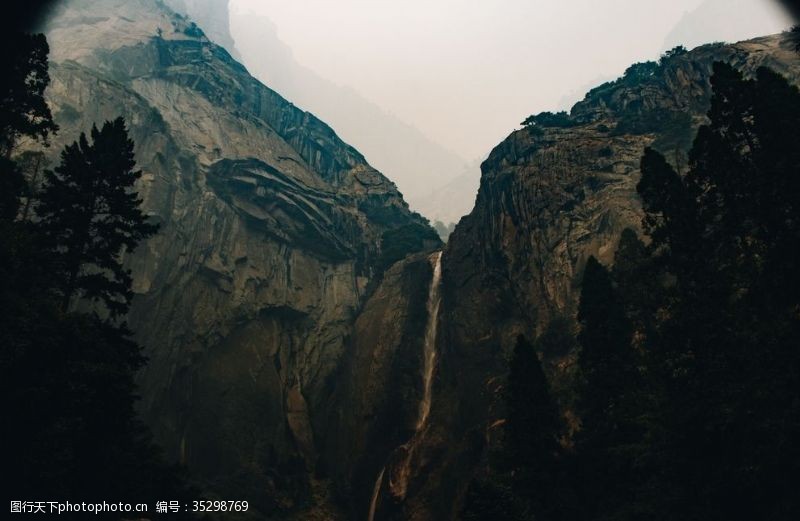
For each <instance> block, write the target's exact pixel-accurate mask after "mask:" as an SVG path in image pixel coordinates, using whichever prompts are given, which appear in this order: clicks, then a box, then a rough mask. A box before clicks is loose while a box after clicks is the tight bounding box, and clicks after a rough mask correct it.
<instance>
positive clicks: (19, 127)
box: [0, 33, 58, 159]
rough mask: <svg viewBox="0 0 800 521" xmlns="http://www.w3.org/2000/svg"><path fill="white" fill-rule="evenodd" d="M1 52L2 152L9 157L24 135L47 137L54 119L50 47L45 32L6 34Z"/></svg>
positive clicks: (0, 110) (0, 105)
mask: <svg viewBox="0 0 800 521" xmlns="http://www.w3.org/2000/svg"><path fill="white" fill-rule="evenodd" d="M3 40H4V41H3V43H4V44H5V45H4V49H3V52H2V53H0V70H2V71H3V74H2V80H0V156H2V157H5V158H6V159H9V158H10V157H11V152H12V151H13V149H14V146H15V145H16V144H17V141H18V140H19V138H21V137H28V138H31V139H42V140H44V139H47V137H48V136H49V135H50V134H51V133H53V132H55V131H56V130H57V129H58V127H57V126H56V124H55V123H53V117H52V114H51V113H50V108H49V107H48V106H47V102H46V101H45V99H44V91H45V89H46V88H47V85H48V84H49V83H50V75H49V74H48V72H47V68H48V59H47V57H48V54H49V52H50V48H49V46H48V45H47V40H46V39H45V37H44V35H42V34H34V35H30V34H19V33H15V34H13V35H4V37H3Z"/></svg>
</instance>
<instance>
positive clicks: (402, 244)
mask: <svg viewBox="0 0 800 521" xmlns="http://www.w3.org/2000/svg"><path fill="white" fill-rule="evenodd" d="M441 244H442V241H441V239H440V238H439V235H438V234H437V233H436V232H435V231H434V230H433V229H432V228H431V227H429V226H425V225H423V224H419V223H411V224H406V225H403V226H400V227H398V228H392V229H390V230H386V231H385V232H383V235H381V254H380V257H379V258H378V261H377V269H378V271H381V272H382V271H384V270H386V269H388V268H389V267H390V266H391V265H392V264H394V263H395V262H397V261H400V260H403V259H404V258H406V257H407V256H408V255H410V254H412V253H416V252H418V251H423V250H426V249H432V248H435V247H438V246H440V245H441Z"/></svg>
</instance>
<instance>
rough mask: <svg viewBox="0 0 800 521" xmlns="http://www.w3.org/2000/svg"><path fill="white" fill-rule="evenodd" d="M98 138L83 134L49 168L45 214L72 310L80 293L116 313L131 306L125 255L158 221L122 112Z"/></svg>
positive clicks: (94, 134)
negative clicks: (146, 205)
mask: <svg viewBox="0 0 800 521" xmlns="http://www.w3.org/2000/svg"><path fill="white" fill-rule="evenodd" d="M91 138H92V143H91V144H90V143H89V141H88V140H87V139H86V135H85V134H81V136H80V138H79V140H78V141H77V142H75V143H73V144H72V145H69V146H67V147H66V148H65V149H64V151H63V153H62V154H61V164H60V165H59V166H58V167H57V168H56V169H55V171H53V172H51V171H48V172H46V173H45V184H44V187H43V190H42V193H41V195H40V203H39V206H38V207H37V214H38V215H39V218H40V223H41V228H42V230H43V232H44V234H45V236H46V237H47V239H48V241H49V242H50V244H51V246H52V248H53V255H54V258H55V262H54V264H55V266H56V268H57V270H58V273H59V276H60V278H61V280H62V284H61V285H60V294H61V300H62V307H63V309H64V310H66V309H67V308H68V306H69V304H70V302H71V300H72V299H73V298H74V297H77V298H84V299H88V300H91V301H95V302H101V303H103V304H105V306H106V308H107V309H108V311H109V313H110V314H111V315H112V316H118V315H120V314H123V313H125V312H126V311H127V310H128V307H129V305H130V300H131V297H132V293H131V290H130V285H131V277H130V273H129V272H128V270H126V269H125V268H124V267H123V265H122V261H121V255H122V254H124V253H130V252H132V251H133V249H134V248H135V247H136V245H137V244H138V243H139V242H140V241H141V240H142V239H145V238H147V237H149V236H150V235H152V234H153V233H155V231H156V229H157V227H156V226H154V225H151V224H148V223H147V220H146V217H145V215H144V213H143V212H142V210H141V209H140V204H141V200H140V199H139V198H138V194H137V193H136V192H135V191H133V186H134V183H135V182H136V180H137V179H139V177H140V176H141V172H140V171H136V170H134V167H135V162H134V158H133V142H132V141H131V140H130V139H129V138H128V132H127V130H126V128H125V121H124V120H123V119H122V118H117V119H116V120H114V121H113V122H106V123H105V124H104V125H103V126H102V128H101V129H100V130H98V129H97V127H93V128H92V132H91Z"/></svg>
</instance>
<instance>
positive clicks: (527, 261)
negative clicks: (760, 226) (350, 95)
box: [377, 35, 800, 520]
mask: <svg viewBox="0 0 800 521" xmlns="http://www.w3.org/2000/svg"><path fill="white" fill-rule="evenodd" d="M718 60H722V61H727V62H730V63H732V64H733V65H734V66H736V67H738V68H741V69H743V70H745V71H747V72H753V71H754V70H755V69H756V68H757V67H758V66H761V65H766V66H769V67H771V68H773V69H774V70H776V71H777V72H779V73H781V74H783V75H785V76H787V77H789V78H790V79H791V80H792V81H794V82H796V83H797V82H798V78H800V56H798V54H797V53H796V52H795V49H794V44H793V43H792V42H791V41H789V39H788V38H787V37H786V36H785V35H778V36H772V37H765V38H759V39H756V40H752V41H748V42H742V43H739V44H735V45H722V44H717V45H709V46H704V47H700V48H698V49H696V50H693V51H691V52H689V53H685V54H681V53H677V54H676V55H674V56H671V57H669V58H665V59H664V60H662V62H661V63H660V64H655V63H652V64H644V65H639V66H636V67H634V68H632V69H631V70H630V71H629V72H628V73H627V74H626V76H625V77H624V78H621V79H620V80H617V81H616V82H611V83H608V84H605V85H603V86H600V87H598V88H596V89H594V90H592V91H591V92H590V93H589V94H588V95H587V96H586V98H585V99H584V100H583V101H582V102H580V103H578V104H577V105H576V106H575V107H574V108H573V110H572V112H571V114H570V115H568V116H567V117H564V118H558V117H556V118H550V119H551V122H550V123H548V124H546V125H545V124H537V125H532V126H529V127H525V128H522V129H520V130H517V131H515V132H513V133H512V134H511V135H510V136H509V137H508V138H507V139H506V140H505V141H504V142H503V143H501V144H500V145H499V146H498V147H496V148H495V149H494V151H493V152H492V153H491V155H490V157H489V158H488V159H487V160H486V161H485V162H484V163H483V165H482V179H481V186H480V191H479V194H478V198H477V201H476V205H475V208H474V209H473V211H472V213H471V214H470V215H468V216H467V217H465V218H464V219H462V220H461V222H460V223H459V225H458V226H457V228H456V230H455V232H454V233H453V235H452V236H451V238H450V241H449V242H448V245H447V247H446V249H445V254H444V275H443V277H444V278H443V284H444V287H443V295H444V297H443V298H444V301H443V311H442V314H441V326H440V329H441V332H440V335H439V341H438V344H439V350H440V355H441V358H440V362H439V365H438V369H437V371H438V373H437V376H436V380H435V385H434V391H433V393H434V399H433V410H432V411H431V425H430V432H431V434H430V435H429V436H428V437H427V441H426V446H425V447H424V448H423V451H422V452H423V453H424V454H425V455H426V456H425V457H424V458H423V461H424V462H426V463H425V464H424V465H421V466H420V467H418V468H417V469H415V475H414V476H412V480H411V485H410V491H411V492H410V494H409V496H408V498H407V500H406V501H405V502H404V504H403V505H402V507H401V512H402V513H401V514H399V515H397V516H396V517H393V516H391V515H386V516H384V517H380V516H379V517H378V518H377V519H394V518H396V519H420V520H422V519H455V518H456V516H457V512H458V508H459V505H460V502H461V500H462V499H463V494H464V493H465V490H466V486H467V484H468V483H469V480H470V477H471V475H472V474H473V472H474V471H475V468H476V465H478V462H479V461H480V458H481V453H482V451H483V450H484V448H485V446H486V444H487V440H489V439H491V437H492V436H491V434H492V433H493V430H494V429H496V428H498V425H499V422H498V420H500V419H502V418H503V414H504V413H503V410H502V400H500V396H501V393H500V389H501V388H502V385H503V379H504V376H505V374H506V372H507V363H508V362H507V359H508V356H509V352H510V349H511V346H512V345H513V344H512V340H513V338H514V337H515V336H516V335H517V334H519V333H524V334H526V335H527V336H528V337H529V338H532V337H535V336H536V335H538V334H540V333H541V332H542V331H543V330H544V329H545V328H546V327H547V326H548V324H549V323H550V322H551V321H552V320H553V319H554V318H556V317H567V318H568V319H574V314H575V311H576V304H577V297H578V293H579V292H578V289H579V286H580V279H581V275H582V270H583V267H584V265H585V262H586V259H587V258H588V257H589V256H590V255H594V256H596V257H598V258H599V259H600V260H601V261H602V262H603V263H606V264H610V263H612V262H613V256H614V253H615V250H616V246H617V241H618V239H619V236H620V233H621V232H622V230H623V229H625V228H626V227H631V228H634V229H637V230H638V229H640V221H641V217H642V212H641V205H640V201H639V199H638V196H637V194H636V183H637V182H638V180H639V177H640V171H639V161H640V158H641V155H642V153H643V151H644V148H645V147H646V146H653V147H655V148H657V149H659V150H661V151H662V152H663V153H664V154H665V155H666V156H667V157H668V159H669V160H671V161H672V162H673V163H675V165H676V166H677V167H678V168H679V169H681V170H684V171H685V167H686V154H687V152H688V150H689V148H690V146H691V142H692V139H693V136H694V133H695V132H696V129H697V127H698V126H699V125H700V124H702V123H703V122H704V121H705V112H706V110H707V107H708V103H709V99H710V83H709V79H710V75H711V69H712V64H713V62H714V61H718ZM552 120H556V121H555V122H553V121H552ZM573 356H574V353H567V354H562V355H560V356H558V357H556V358H555V359H552V360H548V362H549V364H548V367H550V368H552V369H553V371H552V374H551V377H552V378H554V379H556V380H557V379H558V378H560V377H561V376H562V375H563V371H562V369H564V368H566V367H568V366H569V365H570V364H571V360H572V357H573Z"/></svg>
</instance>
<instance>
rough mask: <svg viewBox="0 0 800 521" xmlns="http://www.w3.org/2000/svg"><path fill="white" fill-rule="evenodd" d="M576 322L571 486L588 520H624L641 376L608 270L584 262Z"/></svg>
mask: <svg viewBox="0 0 800 521" xmlns="http://www.w3.org/2000/svg"><path fill="white" fill-rule="evenodd" d="M578 320H579V322H580V324H581V331H580V333H579V335H578V342H579V344H580V353H579V356H578V367H579V371H580V377H581V379H582V384H581V392H580V398H579V402H578V414H579V416H580V420H581V430H580V431H579V432H578V434H577V435H576V439H575V450H576V453H577V458H578V466H579V468H580V469H581V472H580V474H579V475H578V476H576V479H577V480H578V484H577V487H578V489H579V491H580V493H581V494H582V496H583V501H584V502H585V503H584V504H585V509H586V510H585V511H584V515H585V516H588V517H589V518H591V519H626V517H625V512H626V511H627V510H628V509H630V508H632V507H633V506H634V505H633V504H632V502H631V497H630V494H631V487H634V486H635V482H636V476H635V465H634V463H635V460H636V457H637V455H638V451H639V450H640V444H641V443H642V438H643V432H642V427H641V425H640V424H639V412H640V411H639V409H638V398H639V395H640V393H641V378H640V373H639V367H638V360H637V357H636V353H635V351H634V350H633V348H632V346H631V325H630V323H629V321H628V318H627V316H626V314H625V310H624V307H623V305H622V303H621V302H620V301H619V298H618V295H617V292H616V290H615V289H614V287H613V284H612V280H611V276H610V274H609V273H608V271H607V270H606V269H605V268H604V267H603V266H602V265H601V264H600V263H599V262H598V261H597V260H596V259H595V258H594V257H590V258H589V260H588V261H587V263H586V269H585V271H584V276H583V284H582V288H581V299H580V307H579V311H578Z"/></svg>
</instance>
